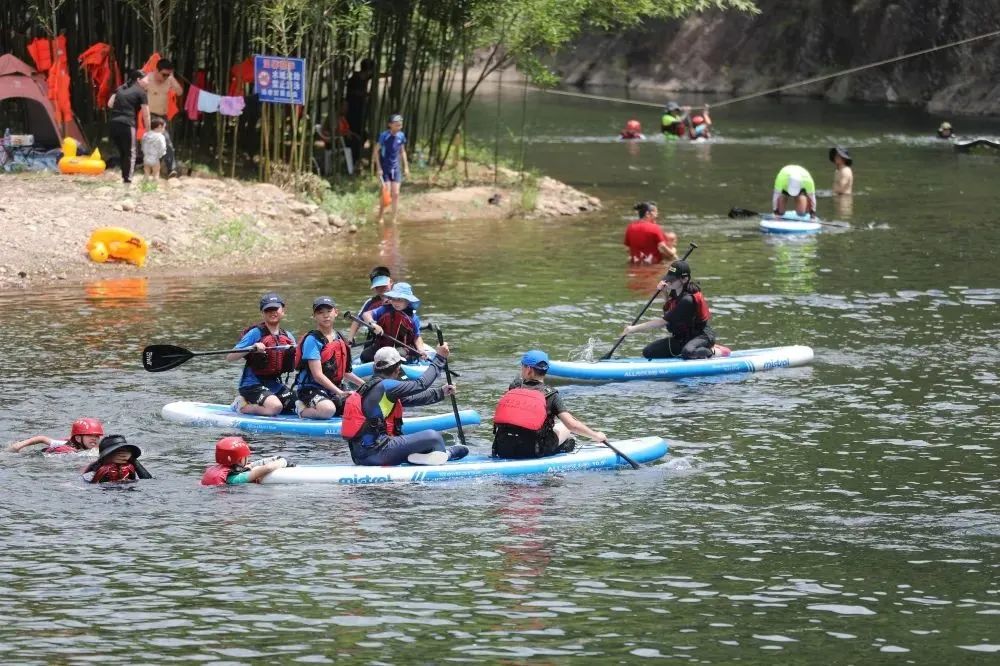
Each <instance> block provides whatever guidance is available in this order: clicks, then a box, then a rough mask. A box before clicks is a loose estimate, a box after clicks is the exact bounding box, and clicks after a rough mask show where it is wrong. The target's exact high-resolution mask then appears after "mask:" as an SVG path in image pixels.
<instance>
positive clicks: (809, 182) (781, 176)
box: [771, 164, 816, 217]
mask: <svg viewBox="0 0 1000 666" xmlns="http://www.w3.org/2000/svg"><path fill="white" fill-rule="evenodd" d="M789 203H791V204H792V208H793V209H794V210H795V212H796V213H798V214H799V215H800V216H802V217H805V216H806V215H810V216H812V217H816V183H815V181H813V177H812V175H811V174H810V173H809V172H808V171H806V170H805V169H804V168H803V167H800V166H799V165H797V164H789V165H787V166H784V167H782V169H781V171H779V172H778V176H777V178H775V179H774V192H773V194H772V196H771V208H772V209H773V210H774V214H775V215H777V216H779V217H780V216H782V215H784V214H785V211H786V210H788V205H789Z"/></svg>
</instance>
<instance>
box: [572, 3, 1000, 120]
mask: <svg viewBox="0 0 1000 666" xmlns="http://www.w3.org/2000/svg"><path fill="white" fill-rule="evenodd" d="M757 6H758V7H759V8H760V9H761V13H760V14H758V15H756V16H748V15H745V14H740V13H737V12H726V13H706V14H699V15H694V16H691V17H689V18H687V19H685V20H681V21H671V22H661V23H649V24H647V25H645V26H643V27H642V28H639V29H636V30H632V31H627V32H622V33H617V34H588V35H585V36H584V37H582V38H581V39H580V40H578V42H577V43H576V44H575V47H574V48H572V49H567V50H566V51H564V52H563V53H562V54H560V55H559V56H558V57H557V58H556V60H555V61H554V62H553V63H552V64H553V66H554V68H555V69H556V70H557V71H558V72H559V73H560V74H562V75H563V77H564V80H565V81H566V82H567V83H570V84H573V85H617V86H621V85H628V86H629V87H630V88H637V89H638V88H650V89H660V90H684V91H698V92H715V93H724V94H730V95H733V96H737V95H742V94H749V93H753V92H756V91H762V90H766V89H768V88H773V87H777V86H780V85H784V84H788V83H794V82H797V81H800V80H803V79H808V78H811V77H814V76H821V75H823V74H831V73H834V72H836V71H839V70H843V69H847V68H849V67H857V66H860V65H865V64H868V63H871V62H875V61H878V60H883V59H887V58H892V57H894V56H898V55H902V54H904V53H909V52H912V51H919V50H922V49H926V48H930V47H933V46H937V45H941V44H945V43H948V42H953V41H958V40H961V39H965V38H968V37H973V36H976V35H982V34H984V33H989V32H993V31H1000V0H900V1H896V2H893V1H890V0H758V1H757ZM784 94H789V95H810V96H823V97H827V98H829V99H833V100H863V101H871V102H897V103H904V104H913V105H919V106H924V107H926V108H927V110H928V111H931V112H958V113H969V114H984V115H985V114H1000V35H997V36H994V37H991V38H988V39H983V40H979V41H976V42H972V43H969V44H965V45H962V46H958V47H954V48H950V49H946V50H942V51H937V52H934V53H931V54H927V55H922V56H918V57H915V58H910V59H907V60H905V61H902V62H899V63H894V64H890V65H884V66H882V67H877V68H873V69H868V70H865V71H864V72H860V73H857V74H852V75H849V76H843V77H838V78H835V79H830V80H827V81H824V82H821V83H815V84H811V85H808V86H803V87H800V88H796V89H793V90H790V91H788V92H786V93H784Z"/></svg>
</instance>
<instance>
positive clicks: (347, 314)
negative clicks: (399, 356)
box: [344, 310, 462, 377]
mask: <svg viewBox="0 0 1000 666" xmlns="http://www.w3.org/2000/svg"><path fill="white" fill-rule="evenodd" d="M344 319H350V320H351V321H356V322H358V323H359V324H361V325H362V326H364V327H365V328H367V329H368V330H369V331H372V330H374V328H375V327H374V326H373V325H372V324H369V323H368V322H366V321H365V320H364V319H362V318H361V317H356V316H354V313H352V312H351V311H350V310H348V311H347V312H345V313H344ZM426 328H430V326H427V327H426ZM382 337H384V338H386V339H388V340H392V341H393V342H395V343H396V344H397V345H399V346H400V347H402V348H404V349H408V350H410V351H411V352H413V353H414V354H418V355H420V356H423V355H424V352H422V351H420V350H419V349H417V348H416V347H411V346H410V345H408V344H406V343H405V342H403V341H402V340H397V339H396V338H394V337H392V336H391V335H389V334H388V333H386V332H385V331H382ZM451 374H453V375H454V376H456V377H461V376H462V375H460V374H458V372H456V371H454V370H453V371H452V373H451Z"/></svg>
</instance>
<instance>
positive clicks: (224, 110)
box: [219, 97, 247, 116]
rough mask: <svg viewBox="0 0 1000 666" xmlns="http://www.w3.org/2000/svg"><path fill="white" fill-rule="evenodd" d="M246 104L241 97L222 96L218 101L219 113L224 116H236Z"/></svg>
mask: <svg viewBox="0 0 1000 666" xmlns="http://www.w3.org/2000/svg"><path fill="white" fill-rule="evenodd" d="M246 105H247V103H246V101H245V100H244V99H243V98H242V97H223V98H222V101H220V102H219V113H221V114H222V115H224V116H238V115H240V114H241V113H243V108H244V107H245V106H246Z"/></svg>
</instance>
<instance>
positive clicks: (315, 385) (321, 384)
mask: <svg viewBox="0 0 1000 666" xmlns="http://www.w3.org/2000/svg"><path fill="white" fill-rule="evenodd" d="M336 317H337V304H336V303H335V302H334V301H333V299H332V298H330V297H329V296H320V297H318V298H317V299H316V300H314V301H313V321H315V322H316V328H315V329H314V330H312V331H309V333H307V334H306V335H304V336H303V337H302V342H301V343H300V344H299V346H298V348H297V350H296V353H295V369H296V370H298V371H299V374H298V376H297V377H296V378H295V390H296V394H297V395H298V400H297V401H296V403H295V411H296V412H297V413H298V415H299V416H300V417H302V418H304V419H328V418H331V417H332V416H334V415H335V414H340V413H342V412H343V410H344V401H345V400H346V399H347V391H345V390H344V380H347V381H349V382H352V383H354V384H355V385H357V386H361V385H362V384H364V383H365V382H364V380H362V379H361V378H359V377H358V376H357V375H355V374H354V373H353V372H352V371H351V370H352V368H351V348H350V347H349V346H348V345H347V342H346V341H345V340H344V339H343V338H342V337H340V334H339V333H338V332H337V331H335V330H334V329H333V320H334V319H336Z"/></svg>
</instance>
